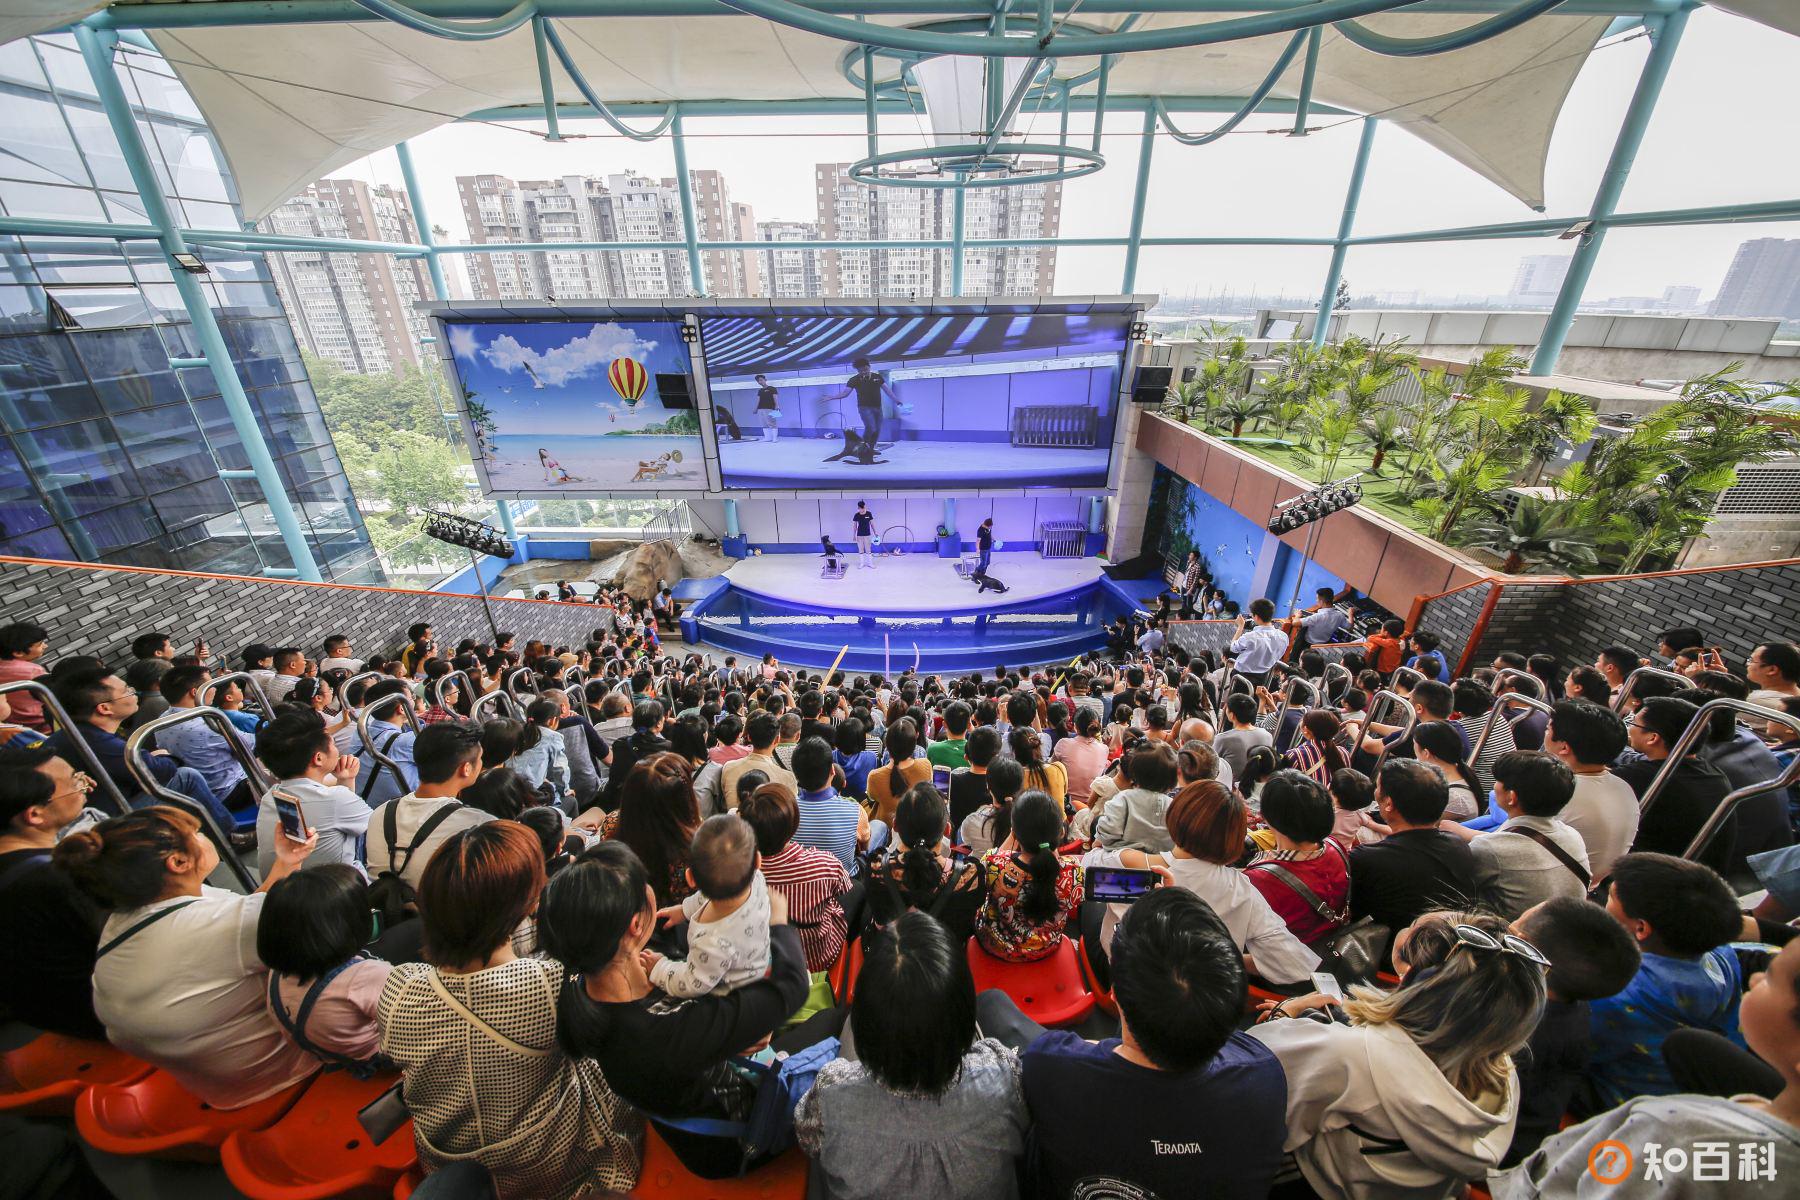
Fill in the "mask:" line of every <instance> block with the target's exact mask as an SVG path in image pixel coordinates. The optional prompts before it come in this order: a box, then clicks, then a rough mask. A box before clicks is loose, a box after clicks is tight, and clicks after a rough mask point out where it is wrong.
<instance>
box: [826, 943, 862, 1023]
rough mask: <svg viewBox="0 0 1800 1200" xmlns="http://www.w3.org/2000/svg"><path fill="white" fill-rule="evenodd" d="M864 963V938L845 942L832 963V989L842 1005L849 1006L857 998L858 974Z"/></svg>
mask: <svg viewBox="0 0 1800 1200" xmlns="http://www.w3.org/2000/svg"><path fill="white" fill-rule="evenodd" d="M862 964H863V948H862V938H851V939H850V940H849V941H848V942H846V943H844V949H843V950H842V951H841V952H840V953H839V954H838V960H837V961H836V962H835V963H832V964H831V972H830V977H831V990H832V992H833V993H835V994H836V996H837V1002H838V1005H839V1006H840V1007H847V1006H848V1005H849V1003H850V1001H851V1000H852V999H854V998H855V996H856V976H857V974H858V973H859V972H861V971H862Z"/></svg>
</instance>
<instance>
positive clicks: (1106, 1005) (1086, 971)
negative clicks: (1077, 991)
mask: <svg viewBox="0 0 1800 1200" xmlns="http://www.w3.org/2000/svg"><path fill="white" fill-rule="evenodd" d="M1075 965H1076V966H1078V967H1080V968H1081V982H1082V985H1083V986H1084V987H1086V988H1087V990H1088V991H1090V992H1092V993H1094V1003H1095V1004H1098V1005H1099V1006H1100V1011H1101V1012H1103V1013H1105V1014H1106V1015H1107V1016H1109V1017H1116V1016H1118V1015H1119V1002H1118V1001H1117V1000H1114V999H1113V994H1112V992H1111V991H1109V990H1108V989H1106V988H1103V987H1101V986H1100V985H1099V984H1098V983H1096V982H1095V981H1094V965H1093V964H1092V963H1090V962H1088V957H1087V955H1086V953H1084V952H1083V951H1082V948H1081V947H1080V946H1077V947H1075Z"/></svg>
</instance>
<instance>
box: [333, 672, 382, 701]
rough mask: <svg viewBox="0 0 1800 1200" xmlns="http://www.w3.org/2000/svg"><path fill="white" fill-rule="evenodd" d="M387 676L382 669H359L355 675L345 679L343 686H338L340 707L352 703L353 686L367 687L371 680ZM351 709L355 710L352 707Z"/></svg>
mask: <svg viewBox="0 0 1800 1200" xmlns="http://www.w3.org/2000/svg"><path fill="white" fill-rule="evenodd" d="M386 678H387V676H386V675H383V674H382V673H381V672H380V671H359V672H357V673H356V674H355V675H352V676H350V678H348V679H346V680H344V683H343V686H342V687H340V688H338V707H339V708H343V707H345V706H346V705H348V704H350V689H351V688H354V687H356V686H358V685H361V686H362V687H364V688H367V687H368V686H369V684H370V683H371V682H373V681H375V680H377V679H386ZM351 711H355V710H354V709H352V710H351Z"/></svg>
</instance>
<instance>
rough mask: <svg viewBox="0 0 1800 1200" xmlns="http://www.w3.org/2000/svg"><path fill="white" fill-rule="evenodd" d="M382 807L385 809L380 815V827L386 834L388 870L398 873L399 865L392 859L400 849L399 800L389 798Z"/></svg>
mask: <svg viewBox="0 0 1800 1200" xmlns="http://www.w3.org/2000/svg"><path fill="white" fill-rule="evenodd" d="M382 808H384V809H386V810H387V811H386V812H384V813H383V814H382V816H381V828H382V832H384V833H386V834H387V851H388V870H389V871H392V872H393V873H394V874H396V875H398V874H399V873H400V865H399V864H398V863H397V862H395V861H394V853H395V852H396V851H397V850H399V849H400V846H399V844H398V843H399V841H400V801H399V800H398V799H397V798H396V799H393V800H389V801H388V802H387V803H386V804H384V805H382Z"/></svg>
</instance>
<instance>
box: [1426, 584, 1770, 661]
mask: <svg viewBox="0 0 1800 1200" xmlns="http://www.w3.org/2000/svg"><path fill="white" fill-rule="evenodd" d="M1433 607H1435V604H1434V605H1433ZM1674 625H1692V626H1695V627H1696V628H1698V629H1700V630H1701V631H1702V632H1704V633H1705V634H1706V639H1707V643H1708V644H1709V645H1720V646H1723V647H1725V651H1726V657H1727V659H1728V660H1730V661H1731V662H1732V664H1733V666H1734V667H1735V666H1738V665H1740V664H1741V663H1742V662H1743V660H1744V658H1745V657H1747V656H1748V655H1749V653H1750V651H1751V650H1752V649H1754V648H1755V646H1756V644H1757V643H1758V642H1766V641H1771V640H1783V641H1793V640H1794V639H1795V637H1796V635H1797V634H1800V562H1783V563H1773V564H1770V565H1767V566H1752V567H1732V568H1728V569H1722V570H1716V571H1697V572H1693V573H1690V574H1684V575H1655V576H1637V577H1632V578H1625V579H1606V580H1597V581H1594V582H1591V583H1580V584H1549V583H1545V584H1507V585H1506V587H1505V588H1504V589H1503V591H1502V592H1501V595H1500V600H1499V602H1498V603H1497V604H1496V605H1495V607H1494V616H1493V619H1492V621H1491V622H1490V623H1489V625H1488V630H1487V634H1486V636H1485V637H1484V638H1483V639H1482V642H1481V653H1482V655H1483V656H1486V657H1491V656H1492V655H1494V654H1498V653H1499V652H1501V651H1502V650H1516V651H1519V652H1521V653H1530V652H1532V651H1534V650H1547V651H1548V652H1549V653H1553V654H1556V655H1558V656H1560V657H1561V658H1562V659H1563V661H1564V662H1565V663H1571V664H1572V663H1577V662H1592V661H1593V660H1594V656H1595V655H1597V654H1598V653H1599V652H1600V650H1601V649H1602V648H1603V647H1605V646H1608V645H1611V644H1612V643H1614V642H1617V643H1619V644H1621V645H1626V646H1631V647H1633V648H1635V649H1637V650H1639V651H1640V652H1642V653H1644V654H1649V653H1651V652H1652V651H1654V650H1655V648H1656V647H1655V638H1656V635H1657V633H1658V632H1659V631H1661V630H1663V629H1667V628H1669V627H1671V626H1674Z"/></svg>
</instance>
